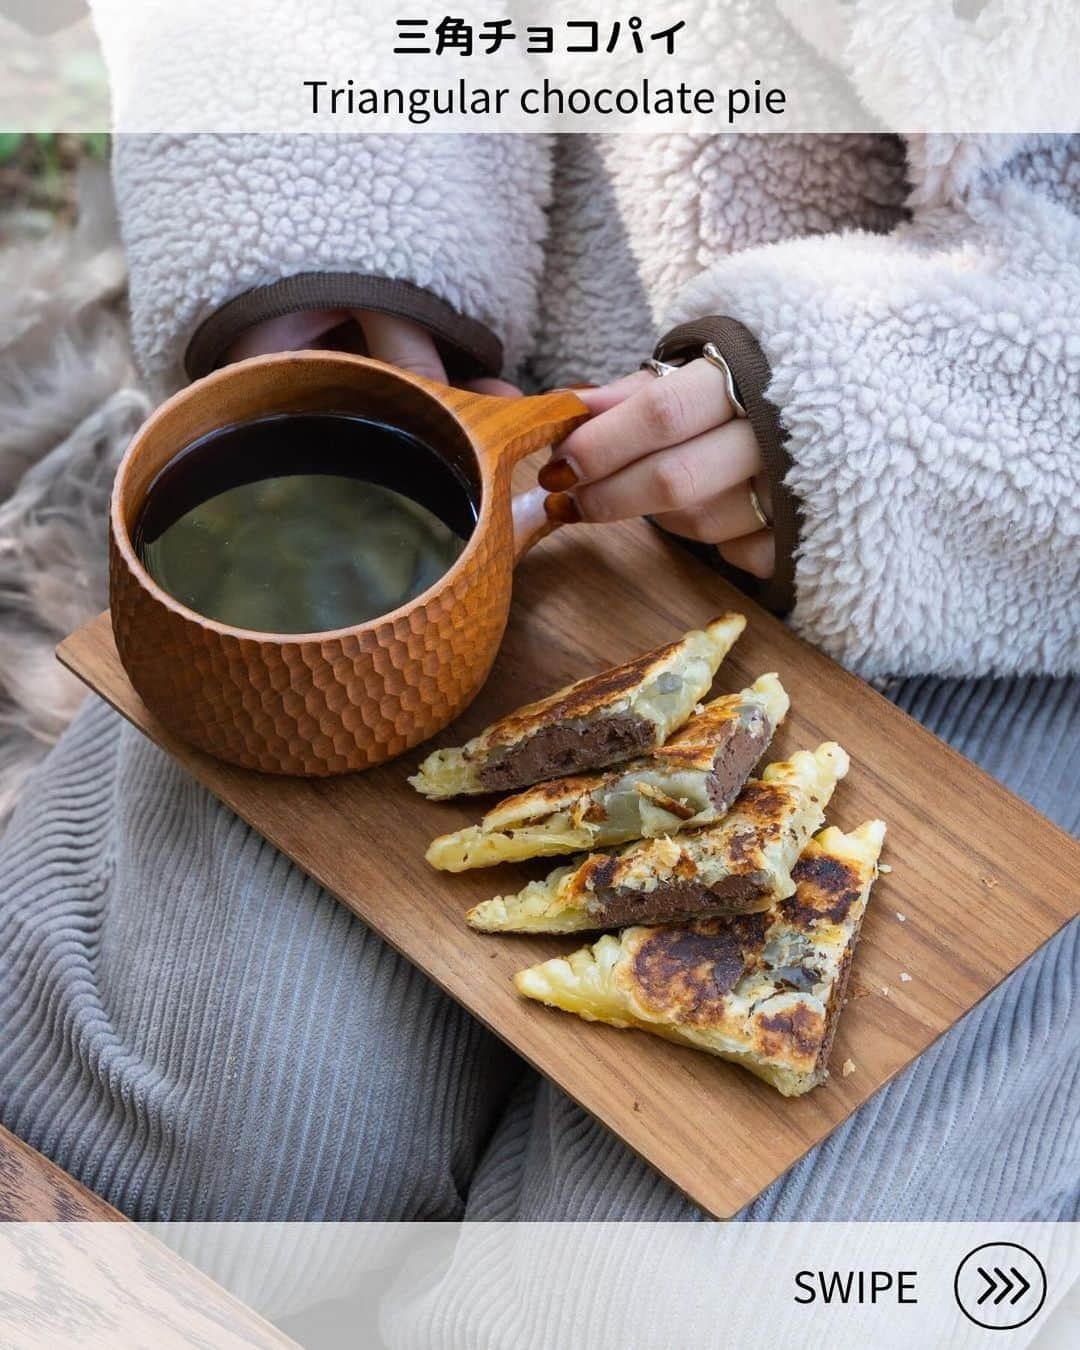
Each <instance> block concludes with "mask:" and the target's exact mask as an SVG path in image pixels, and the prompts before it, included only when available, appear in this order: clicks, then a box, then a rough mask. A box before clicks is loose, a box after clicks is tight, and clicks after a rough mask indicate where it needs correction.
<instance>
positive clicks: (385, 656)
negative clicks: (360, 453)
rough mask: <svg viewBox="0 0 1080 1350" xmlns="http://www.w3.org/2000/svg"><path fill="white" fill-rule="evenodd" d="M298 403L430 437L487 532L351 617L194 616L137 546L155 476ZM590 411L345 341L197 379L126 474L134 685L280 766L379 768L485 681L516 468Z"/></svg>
mask: <svg viewBox="0 0 1080 1350" xmlns="http://www.w3.org/2000/svg"><path fill="white" fill-rule="evenodd" d="M301 412H345V413H352V414H356V415H360V416H367V417H371V418H373V419H376V420H378V421H382V422H385V423H388V424H390V425H392V426H396V427H400V428H401V429H402V430H404V431H407V432H411V433H412V434H413V435H414V436H416V437H418V438H419V439H420V440H421V441H424V442H425V443H426V444H427V445H429V446H430V447H431V448H432V449H433V450H435V451H436V452H437V453H438V454H440V455H442V456H443V457H444V458H445V459H447V460H448V461H450V462H451V463H452V464H453V465H454V466H455V468H456V469H457V470H458V471H459V472H461V473H463V474H464V476H465V477H466V479H467V480H468V481H469V484H470V486H471V488H472V492H473V495H474V499H475V501H476V502H477V505H478V519H477V523H476V528H475V529H474V531H473V533H472V536H471V537H470V539H469V541H468V543H467V545H466V546H465V549H464V551H463V552H462V553H461V555H460V557H459V558H458V559H457V561H456V562H455V563H454V565H453V566H452V567H451V568H450V570H449V571H448V572H446V573H445V575H444V576H442V577H441V578H440V579H439V580H438V581H437V582H436V583H435V584H434V585H433V586H431V587H430V588H429V589H428V590H427V591H425V592H423V594H421V595H418V596H417V597H416V598H415V599H413V600H410V601H409V602H408V604H405V605H402V606H401V607H400V608H399V609H396V610H393V611H392V612H391V613H389V614H384V615H383V616H382V617H381V618H378V619H374V620H372V621H371V622H369V623H363V624H357V625H356V626H355V627H352V628H341V629H337V630H335V631H333V632H327V633H287V634H283V633H260V632H254V631H251V630H247V629H242V628H233V627H230V626H229V625H228V624H223V623H218V622H217V621H216V620H214V619H209V618H206V617H205V616H204V615H202V614H197V613H196V612H195V611H194V610H191V609H188V608H187V607H186V606H185V605H183V604H181V603H180V601H178V600H177V599H175V598H174V597H173V596H171V595H169V594H168V592H167V591H165V590H163V589H162V588H161V587H160V586H159V585H158V584H157V583H156V582H155V581H154V580H153V578H152V577H151V576H150V574H149V573H148V572H147V570H146V568H145V567H143V565H142V563H141V562H140V561H139V558H138V556H137V554H136V551H135V547H134V544H133V535H134V531H135V527H136V523H137V521H138V519H139V515H140V512H141V510H142V507H143V504H144V503H145V501H146V497H147V494H148V492H149V490H150V487H151V485H152V483H153V482H154V480H155V478H156V477H157V475H158V474H159V473H160V472H161V471H162V469H163V468H164V467H165V466H166V464H168V463H169V461H170V460H172V459H173V457H174V456H175V455H177V454H178V453H179V452H180V451H181V450H183V449H185V448H186V447H187V446H189V445H191V444H192V443H193V442H195V441H197V440H199V439H200V438H201V437H203V436H206V435H207V434H209V433H210V432H212V431H216V430H219V429H220V428H222V427H226V426H229V425H231V424H234V423H237V422H243V421H247V420H250V419H252V418H255V417H264V416H268V415H271V414H275V413H301ZM587 416H588V409H587V408H586V407H585V405H584V404H583V403H582V402H581V400H580V399H578V398H577V397H576V396H575V395H574V394H571V393H569V392H561V391H560V392H557V393H551V394H541V395H537V396H536V397H533V398H519V399H507V398H493V397H490V396H489V395H486V394H475V393H470V392H468V391H466V390H462V389H451V388H448V387H447V386H445V385H442V384H438V383H436V382H435V381H433V380H427V379H424V378H422V377H421V376H418V375H413V374H410V373H409V372H407V371H403V370H397V369H395V368H394V367H392V366H387V365H384V364H383V363H382V362H379V361H372V360H368V359H366V358H363V357H359V356H351V355H345V354H342V353H338V352H322V351H320V352H291V353H285V354H279V355H273V356H260V357H255V358H254V359H252V360H250V361H242V362H239V363H237V364H236V365H232V366H228V367H226V368H224V369H222V370H219V371H216V372H215V373H214V374H212V375H209V376H207V377H206V378H205V379H202V380H199V381H198V382H197V383H195V384H193V385H191V386H190V387H188V388H187V389H184V390H183V391H182V392H180V393H179V394H176V395H175V396H174V397H173V398H171V399H169V400H168V402H166V403H164V404H163V405H162V406H161V407H160V408H159V409H158V410H157V412H155V413H154V414H153V415H152V416H151V417H150V419H149V420H148V421H147V422H146V424H145V425H144V426H143V427H142V428H141V430H140V431H139V432H138V434H137V435H136V437H135V439H134V440H133V441H132V443H131V446H130V447H129V449H128V451H127V453H126V454H125V456H124V458H123V460H122V461H121V464H120V467H119V469H118V471H117V475H116V482H115V484H114V487H113V495H112V508H111V513H110V548H109V591H110V596H109V607H110V611H111V614H112V625H113V632H114V634H115V636H116V646H117V650H118V652H119V654H120V660H121V661H122V662H123V665H124V669H125V670H126V671H127V673H128V676H129V678H130V679H131V682H132V684H133V685H134V687H135V689H136V690H137V691H138V693H139V694H140V696H141V697H142V699H143V701H144V703H145V704H146V705H147V707H148V708H149V709H150V710H151V712H153V713H154V714H155V715H156V716H157V717H158V718H159V719H160V720H161V721H162V722H163V723H164V724H165V725H166V726H167V727H168V728H169V730H170V731H172V732H174V733H175V734H176V735H177V736H178V737H180V738H181V739H182V740H184V741H186V742H187V743H188V744H190V745H194V746H197V747H198V748H199V749H201V750H205V751H206V752H207V753H208V754H211V755H214V756H216V757H217V758H218V759H223V760H227V761H229V762H230V763H233V764H239V765H242V766H243V767H245V768H250V769H262V770H264V771H266V772H268V773H283V774H297V775H302V776H305V777H318V776H324V775H328V774H337V773H346V772H349V771H351V770H355V769H366V768H369V767H370V766H371V765H373V764H379V763H381V762H382V761H383V760H387V759H392V758H393V757H394V756H395V755H400V754H402V753H403V752H404V751H405V750H408V749H409V748H410V747H412V746H414V745H418V744H419V743H420V742H421V741H424V740H427V739H428V737H430V736H433V735H434V734H435V732H437V731H440V730H441V729H442V728H443V727H444V726H446V725H447V723H449V722H451V721H452V720H453V719H454V718H455V717H457V716H458V714H459V713H461V712H462V711H463V710H464V709H465V708H466V707H467V706H468V704H469V703H470V702H471V701H472V699H473V698H474V697H475V695H476V694H477V693H478V692H479V690H480V687H481V685H482V684H483V683H484V680H485V679H486V678H487V675H488V672H489V671H490V669H491V666H492V663H493V662H494V660H495V655H496V652H497V651H498V648H499V643H500V641H501V639H502V635H503V631H504V630H505V628H506V621H507V616H508V613H509V608H510V590H511V574H512V571H513V565H514V561H515V557H514V530H513V521H512V509H511V492H510V478H511V472H512V470H513V467H514V465H515V464H516V463H517V461H518V460H519V459H521V458H522V457H523V456H524V455H526V454H528V453H529V452H530V451H532V450H535V449H538V448H539V447H540V446H543V445H545V444H547V443H549V442H551V441H554V440H558V439H560V438H561V437H563V436H565V435H566V434H567V433H568V432H570V431H571V430H572V429H573V428H574V427H575V426H577V425H578V424H579V423H580V422H582V421H584V420H585V418H586V417H587Z"/></svg>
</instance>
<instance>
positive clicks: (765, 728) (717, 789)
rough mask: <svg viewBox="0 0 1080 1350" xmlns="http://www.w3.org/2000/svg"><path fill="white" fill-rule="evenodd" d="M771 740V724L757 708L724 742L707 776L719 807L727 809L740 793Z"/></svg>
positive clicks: (710, 795)
mask: <svg viewBox="0 0 1080 1350" xmlns="http://www.w3.org/2000/svg"><path fill="white" fill-rule="evenodd" d="M768 743H769V724H768V722H767V721H766V719H765V717H764V716H763V715H762V714H761V713H760V712H759V711H757V710H756V709H755V710H754V711H753V712H752V713H750V715H749V716H748V717H746V718H745V719H744V720H742V721H740V722H739V724H738V726H737V727H736V728H735V730H734V731H733V732H732V733H731V735H730V736H729V737H728V739H727V740H726V741H725V742H724V744H723V745H722V746H720V748H719V749H718V750H717V752H716V757H715V759H714V760H713V766H712V769H711V770H710V771H709V774H708V776H707V778H706V779H705V788H706V791H707V792H708V794H709V800H710V801H711V802H712V804H713V806H714V807H715V808H716V810H717V811H726V810H727V809H728V807H729V806H730V805H731V803H732V802H733V801H734V800H735V798H736V797H737V796H738V795H739V793H740V792H741V791H742V787H743V784H744V783H745V782H746V780H747V779H748V778H749V777H750V771H751V769H753V767H754V765H755V764H756V763H757V762H758V760H759V759H760V758H761V755H762V752H763V751H764V749H765V747H766V746H767V745H768Z"/></svg>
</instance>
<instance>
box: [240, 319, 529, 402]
mask: <svg viewBox="0 0 1080 1350" xmlns="http://www.w3.org/2000/svg"><path fill="white" fill-rule="evenodd" d="M331 334H333V335H334V343H333V345H334V346H335V347H336V348H338V349H341V348H344V350H346V351H354V350H355V351H363V352H364V354H365V355H367V356H371V357H374V358H375V360H376V361H385V362H386V364H387V365H390V366H397V367H398V369H399V370H410V371H412V373H413V374H414V375H423V376H424V377H425V378H426V379H429V380H438V381H439V382H440V383H441V384H449V383H450V381H449V380H448V379H447V377H446V367H445V366H444V365H443V359H442V357H441V356H440V355H439V349H438V348H437V347H436V346H435V340H434V338H432V336H431V334H430V333H429V332H428V331H427V329H426V328H421V326H420V325H419V324H417V323H413V322H412V321H411V320H410V319H400V318H398V317H397V316H396V315H393V314H380V313H378V312H377V311H375V310H372V309H356V310H347V309H303V310H297V311H296V312H295V313H293V314H285V315H283V316H282V317H281V318H280V319H268V320H267V321H266V322H265V323H259V324H256V325H255V326H254V328H249V329H248V331H247V332H246V333H245V334H244V335H243V336H242V337H241V338H239V339H238V340H237V341H236V342H234V343H233V345H232V346H231V347H230V348H229V351H228V353H227V356H226V360H227V361H229V362H232V361H243V360H244V359H245V358H246V357H249V356H266V355H268V354H270V353H271V352H297V351H305V350H308V349H310V348H319V347H326V346H329V345H330V344H329V342H328V341H327V339H328V338H329V337H330V335H331ZM468 388H470V389H475V390H476V391H477V393H481V394H498V395H501V396H502V397H503V398H516V397H518V396H519V395H520V393H521V391H520V390H519V389H517V388H515V387H514V385H512V384H508V383H507V382H506V380H495V379H480V380H471V381H470V382H469V384H468Z"/></svg>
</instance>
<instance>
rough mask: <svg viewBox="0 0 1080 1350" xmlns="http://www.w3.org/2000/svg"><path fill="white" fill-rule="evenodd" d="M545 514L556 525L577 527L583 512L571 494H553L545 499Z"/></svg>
mask: <svg viewBox="0 0 1080 1350" xmlns="http://www.w3.org/2000/svg"><path fill="white" fill-rule="evenodd" d="M544 514H545V515H546V516H547V518H548V520H551V521H554V523H555V524H556V525H576V524H577V523H578V521H580V520H581V511H580V509H579V507H578V504H577V502H576V501H575V500H574V499H573V497H572V496H571V495H570V493H569V492H553V493H552V494H551V495H550V496H549V497H545V498H544Z"/></svg>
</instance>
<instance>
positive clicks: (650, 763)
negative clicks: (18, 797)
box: [427, 675, 789, 872]
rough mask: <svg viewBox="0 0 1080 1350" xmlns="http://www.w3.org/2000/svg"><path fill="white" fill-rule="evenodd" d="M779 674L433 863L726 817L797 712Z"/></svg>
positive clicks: (516, 805)
mask: <svg viewBox="0 0 1080 1350" xmlns="http://www.w3.org/2000/svg"><path fill="white" fill-rule="evenodd" d="M788 704H789V700H788V696H787V694H786V693H785V692H784V688H783V686H782V685H781V683H780V681H779V680H778V679H777V678H776V676H775V675H762V676H761V677H760V678H759V679H757V680H755V681H754V683H753V684H752V685H750V686H749V688H747V689H744V690H742V692H741V693H738V694H725V695H724V696H723V697H722V698H717V699H714V700H713V701H712V702H711V703H709V704H707V705H706V706H705V707H703V708H702V709H701V711H700V712H698V713H695V714H694V716H693V717H691V718H690V720H689V722H687V723H686V725H685V726H684V727H683V729H682V730H681V731H678V732H676V733H675V735H674V736H672V738H671V739H670V740H669V741H668V742H667V744H666V745H662V746H660V747H659V748H658V749H656V750H654V751H653V752H652V753H651V754H650V755H647V756H643V757H641V758H638V759H632V760H630V761H629V763H627V764H624V765H622V766H620V767H619V768H617V769H610V770H608V772H607V773H603V774H592V775H589V776H582V777H574V778H559V779H556V780H555V781H554V782H551V783H541V784H539V786H537V787H534V788H530V789H529V790H528V791H527V792H521V793H518V794H517V795H516V796H514V797H508V798H507V799H506V800H505V801H502V802H500V803H499V804H498V806H495V807H492V809H491V810H490V811H489V812H488V813H487V815H486V816H484V818H483V820H482V821H481V822H480V824H479V825H469V826H467V827H466V828H465V829H463V830H455V831H454V832H453V833H452V834H443V835H440V836H439V838H438V839H436V840H434V842H433V843H432V844H431V846H430V848H429V849H428V851H427V859H428V862H430V863H431V865H432V866H433V867H438V868H441V869H443V870H444V871H447V872H464V871H466V870H467V869H468V868H472V867H490V866H492V865H493V864H494V863H500V862H517V861H521V860H522V859H525V858H540V857H550V856H552V855H553V854H559V853H577V852H581V851H591V850H592V849H596V848H611V847H612V846H614V845H616V844H624V843H626V842H627V841H628V840H630V839H652V838H655V837H656V836H658V835H664V834H677V833H678V832H679V831H681V830H691V829H694V828H696V827H697V826H700V825H709V824H712V823H714V822H715V821H717V820H719V819H721V817H723V815H724V814H725V813H726V812H727V810H728V807H730V805H731V803H732V802H733V801H734V800H735V798H736V796H737V795H738V793H739V791H740V789H741V788H742V786H743V784H744V783H745V782H746V780H747V778H749V776H750V773H751V771H752V769H753V767H754V765H755V764H756V763H757V761H758V760H759V759H760V758H761V756H762V754H764V752H765V750H766V749H767V748H768V745H769V742H770V741H771V740H772V737H773V733H774V732H775V730H776V728H777V727H778V726H779V724H780V723H781V722H782V721H783V719H784V717H785V715H786V714H787V710H788Z"/></svg>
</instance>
